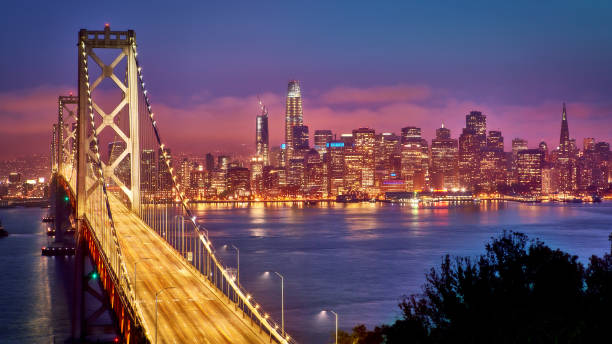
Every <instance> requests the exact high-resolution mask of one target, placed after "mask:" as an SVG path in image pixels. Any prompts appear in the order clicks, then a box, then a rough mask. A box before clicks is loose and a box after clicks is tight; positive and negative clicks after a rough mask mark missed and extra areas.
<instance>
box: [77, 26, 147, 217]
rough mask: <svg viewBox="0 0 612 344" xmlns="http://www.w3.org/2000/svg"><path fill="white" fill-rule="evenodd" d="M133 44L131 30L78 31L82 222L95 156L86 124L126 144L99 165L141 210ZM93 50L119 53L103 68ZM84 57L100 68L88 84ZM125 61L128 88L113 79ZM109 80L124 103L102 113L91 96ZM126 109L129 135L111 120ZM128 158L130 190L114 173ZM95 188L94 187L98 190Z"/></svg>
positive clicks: (79, 206) (79, 204)
mask: <svg viewBox="0 0 612 344" xmlns="http://www.w3.org/2000/svg"><path fill="white" fill-rule="evenodd" d="M135 44H136V35H135V33H134V31H133V30H128V31H111V30H110V26H109V25H106V26H105V28H104V31H89V30H85V29H82V30H80V31H79V44H78V45H79V59H78V60H79V66H78V68H79V70H78V75H79V115H78V123H79V126H78V135H77V137H78V140H77V141H78V155H77V156H78V159H77V190H76V194H77V200H78V201H77V216H78V217H79V218H81V217H82V216H83V215H84V213H85V204H86V201H87V198H88V195H90V194H91V193H92V191H93V190H88V189H87V186H86V185H87V181H86V176H87V161H88V159H90V158H91V159H99V157H98V158H96V154H97V152H95V151H94V150H92V141H93V140H94V132H91V131H90V130H89V129H90V128H91V126H90V125H89V123H92V122H93V123H94V128H93V131H95V134H96V135H97V134H100V132H101V131H102V130H103V129H104V128H107V127H109V128H111V129H112V131H113V132H114V134H115V135H116V136H118V137H120V138H121V140H123V141H124V142H125V144H126V149H125V150H124V151H123V153H122V154H121V155H120V156H119V157H118V158H117V159H115V161H113V162H112V163H111V164H110V165H107V164H105V163H104V162H103V161H101V164H102V169H103V174H104V176H105V178H108V180H112V181H113V182H114V183H115V184H117V185H118V186H119V187H120V188H121V191H122V192H123V193H124V194H125V195H126V196H127V198H128V200H129V201H130V204H131V210H132V211H134V212H135V213H137V214H138V213H139V209H140V144H139V133H138V131H139V122H138V70H137V67H136V56H135V51H134V49H132V46H133V45H135ZM94 49H113V50H118V51H119V55H117V57H116V58H115V59H114V60H113V62H112V63H111V64H110V65H106V64H105V63H104V62H103V61H102V60H101V59H100V58H99V57H98V55H96V53H95V52H94ZM83 56H89V57H91V58H92V59H93V60H94V61H95V63H96V64H97V65H98V66H99V67H100V69H101V70H102V73H101V74H100V76H99V77H98V78H97V79H96V80H94V81H93V82H92V83H91V84H90V83H89V79H88V74H87V73H88V70H87V68H88V67H87V66H86V65H85V62H84V61H83V58H82V57H83ZM123 58H126V59H127V65H126V74H125V75H126V78H125V80H126V81H127V85H126V84H124V83H123V81H122V80H121V79H120V78H118V77H117V76H116V75H115V70H114V69H115V67H116V66H117V65H118V64H119V63H120V62H121V61H122V60H123ZM106 78H108V79H111V80H112V81H113V82H114V85H115V86H116V87H118V88H119V89H120V90H121V91H122V92H123V99H122V100H121V101H120V102H119V104H117V105H116V106H115V108H114V109H113V110H112V112H110V113H105V112H104V111H103V110H102V108H101V107H100V106H99V105H98V104H97V103H96V102H95V101H94V100H93V98H92V93H93V92H94V90H95V89H96V88H97V87H98V86H99V85H100V83H101V82H102V81H103V80H104V79H106ZM126 106H127V107H128V117H129V121H128V122H129V132H128V133H124V132H123V131H122V130H121V128H119V126H118V125H117V124H116V123H115V121H114V119H115V117H116V116H117V115H118V114H119V112H120V111H122V110H123V108H124V107H126ZM94 111H95V113H97V114H98V115H99V116H100V117H101V121H100V122H99V124H97V125H96V124H95V123H96V121H95V120H93V118H91V114H92V113H94ZM128 155H129V157H130V171H131V172H130V186H129V187H128V186H127V185H125V183H124V182H123V181H122V180H121V179H120V178H119V177H118V176H117V174H116V173H115V169H116V167H117V166H118V165H119V163H121V161H123V160H124V159H126V158H127V156H128ZM97 186H98V184H95V185H94V186H93V187H97Z"/></svg>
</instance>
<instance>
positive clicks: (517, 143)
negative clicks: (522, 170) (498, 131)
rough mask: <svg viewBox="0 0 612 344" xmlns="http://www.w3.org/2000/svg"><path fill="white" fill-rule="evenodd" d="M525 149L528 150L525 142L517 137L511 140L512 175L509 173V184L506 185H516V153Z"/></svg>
mask: <svg viewBox="0 0 612 344" xmlns="http://www.w3.org/2000/svg"><path fill="white" fill-rule="evenodd" d="M525 149H529V147H528V146H527V140H525V139H522V138H519V137H517V138H514V139H513V140H512V161H511V167H512V173H511V178H510V182H509V183H508V184H516V183H518V166H517V164H516V163H517V160H518V152H520V151H522V150H525Z"/></svg>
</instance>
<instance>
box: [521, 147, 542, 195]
mask: <svg viewBox="0 0 612 344" xmlns="http://www.w3.org/2000/svg"><path fill="white" fill-rule="evenodd" d="M542 161H543V159H542V151H541V150H540V149H524V150H521V151H519V152H518V157H517V167H518V185H519V188H520V190H521V192H522V193H525V194H529V195H540V194H541V193H542Z"/></svg>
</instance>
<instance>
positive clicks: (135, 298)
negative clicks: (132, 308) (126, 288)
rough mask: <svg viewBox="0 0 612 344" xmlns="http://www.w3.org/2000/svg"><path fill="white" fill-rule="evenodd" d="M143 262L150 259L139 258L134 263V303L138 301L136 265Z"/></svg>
mask: <svg viewBox="0 0 612 344" xmlns="http://www.w3.org/2000/svg"><path fill="white" fill-rule="evenodd" d="M143 260H151V258H141V259H139V260H137V261H135V262H134V301H138V298H137V295H136V284H137V282H136V264H138V263H140V262H141V261H143Z"/></svg>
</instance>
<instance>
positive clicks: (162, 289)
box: [155, 287, 176, 344]
mask: <svg viewBox="0 0 612 344" xmlns="http://www.w3.org/2000/svg"><path fill="white" fill-rule="evenodd" d="M168 289H176V287H165V288H161V289H160V290H158V291H157V292H156V293H155V344H157V297H158V296H159V294H161V293H163V292H164V291H165V290H168Z"/></svg>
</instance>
